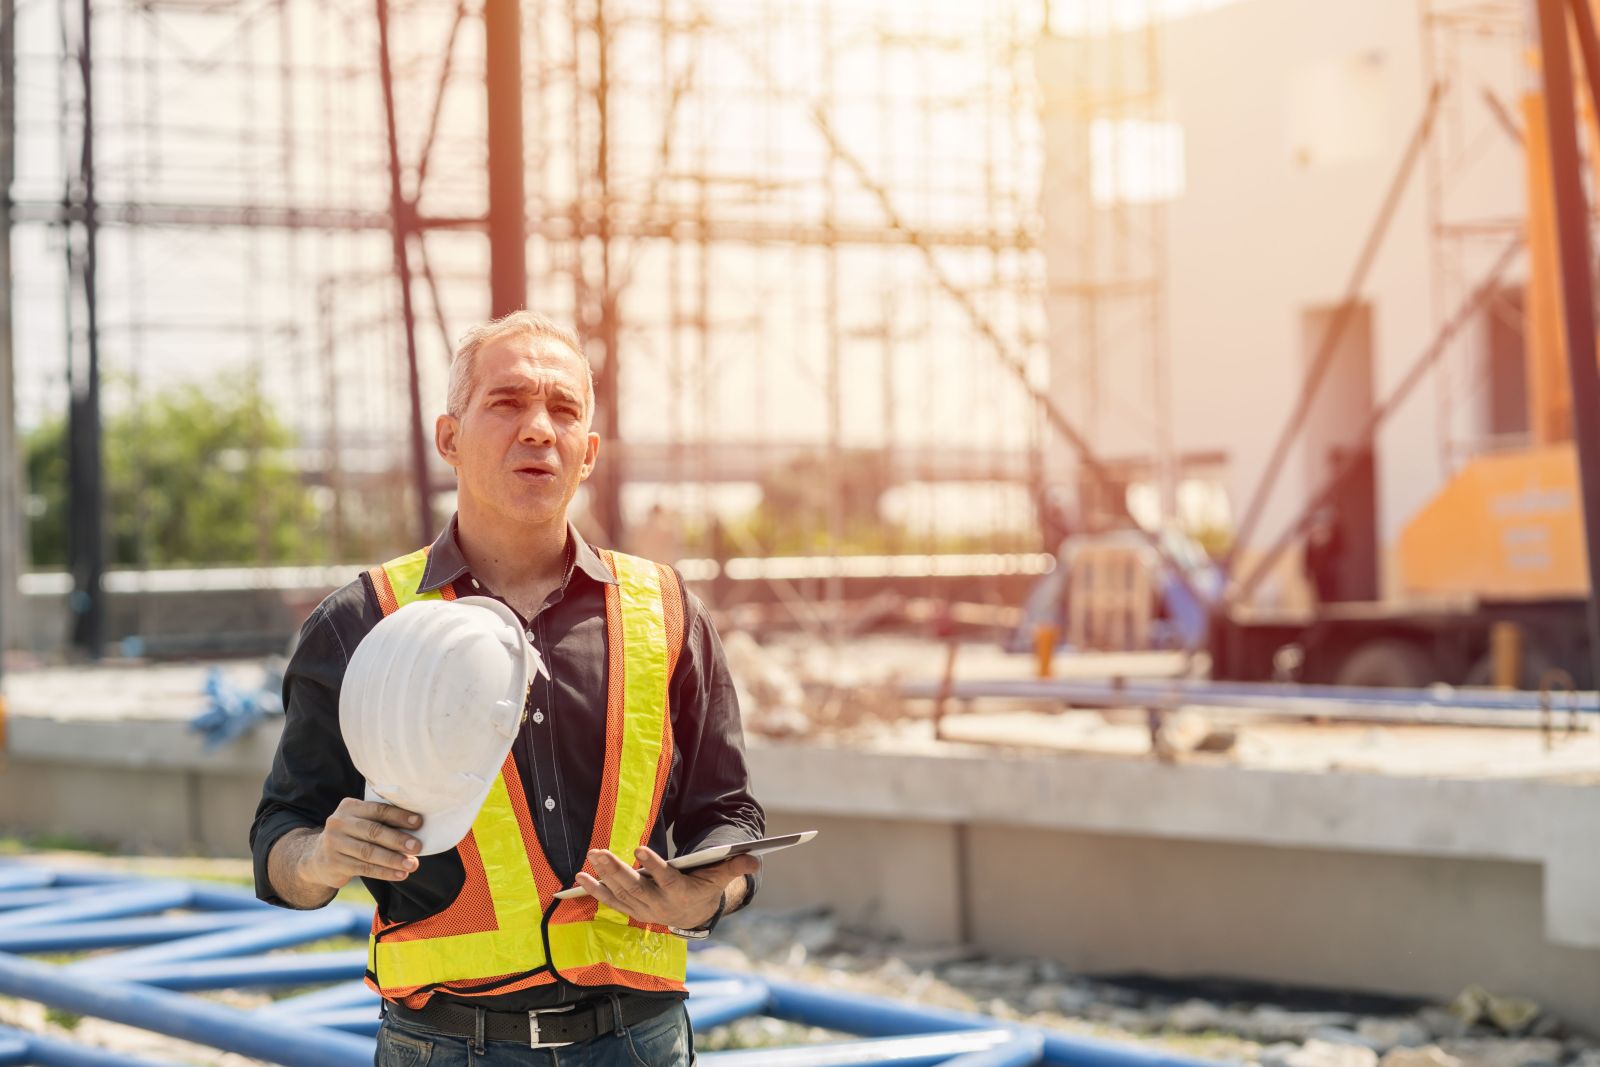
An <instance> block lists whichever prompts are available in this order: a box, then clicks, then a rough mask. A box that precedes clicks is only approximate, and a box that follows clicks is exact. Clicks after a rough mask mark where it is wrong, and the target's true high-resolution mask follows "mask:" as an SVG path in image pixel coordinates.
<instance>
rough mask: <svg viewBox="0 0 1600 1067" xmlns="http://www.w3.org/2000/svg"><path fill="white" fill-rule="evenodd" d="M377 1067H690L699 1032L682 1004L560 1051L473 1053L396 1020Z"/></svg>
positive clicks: (383, 1033)
mask: <svg viewBox="0 0 1600 1067" xmlns="http://www.w3.org/2000/svg"><path fill="white" fill-rule="evenodd" d="M373 1063H374V1065H375V1067H526V1065H536V1067H690V1064H692V1063H694V1034H693V1032H692V1031H691V1030H690V1028H689V1013H688V1012H687V1011H686V1010H685V1009H684V1006H683V1002H682V1001H679V1002H678V1003H677V1004H674V1005H673V1006H672V1007H670V1008H668V1009H667V1010H666V1011H664V1012H662V1013H661V1014H660V1015H657V1016H654V1017H652V1018H649V1019H646V1020H645V1021H644V1022H642V1023H639V1024H638V1025H637V1026H630V1027H628V1028H627V1029H625V1030H624V1031H623V1032H622V1033H621V1034H620V1035H619V1034H615V1033H610V1034H601V1035H599V1036H597V1037H594V1038H591V1039H590V1040H588V1041H579V1042H577V1043H575V1044H571V1045H563V1046H561V1047H560V1048H530V1047H528V1045H526V1044H524V1043H522V1042H518V1041H486V1042H484V1049H483V1051H482V1052H478V1051H476V1050H474V1049H473V1047H472V1041H471V1039H469V1038H465V1037H457V1036H456V1035H454V1034H446V1033H442V1032H440V1031H437V1030H432V1029H429V1028H428V1027H425V1026H419V1025H417V1024H415V1023H409V1022H407V1023H402V1022H399V1021H397V1020H396V1019H395V1018H394V1017H393V1016H389V1017H387V1018H385V1019H384V1020H383V1027H382V1028H381V1029H380V1030H379V1031H378V1054H377V1056H376V1057H375V1058H374V1059H373Z"/></svg>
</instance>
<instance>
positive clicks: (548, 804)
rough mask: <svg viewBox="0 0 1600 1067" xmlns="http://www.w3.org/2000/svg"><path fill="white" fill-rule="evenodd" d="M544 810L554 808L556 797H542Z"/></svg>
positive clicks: (552, 809) (553, 809)
mask: <svg viewBox="0 0 1600 1067" xmlns="http://www.w3.org/2000/svg"><path fill="white" fill-rule="evenodd" d="M544 810H545V811H555V810H556V798H555V797H545V798H544Z"/></svg>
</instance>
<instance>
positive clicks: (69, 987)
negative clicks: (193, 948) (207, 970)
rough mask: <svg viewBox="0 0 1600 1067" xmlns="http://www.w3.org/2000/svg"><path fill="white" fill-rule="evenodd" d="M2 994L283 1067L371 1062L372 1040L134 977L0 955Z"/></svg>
mask: <svg viewBox="0 0 1600 1067" xmlns="http://www.w3.org/2000/svg"><path fill="white" fill-rule="evenodd" d="M0 994H3V995H5V996H12V997H21V998H23V999H26V1000H33V1001H38V1002H39V1003H41V1004H48V1005H50V1006H52V1007H56V1008H62V1009H65V1010H66V1011H73V1012H77V1013H78V1014H80V1015H92V1016H94V1017H95V1018H97V1019H110V1020H111V1021H112V1022H118V1023H124V1024H126V1025H128V1026H137V1027H140V1028H142V1029H145V1030H153V1031H155V1032H156V1033H160V1034H166V1035H168V1036H170V1037H176V1038H181V1039H183V1040H185V1041H195V1042H198V1043H200V1044H202V1045H211V1046H212V1047H214V1048H219V1049H224V1050H226V1051H228V1052H237V1053H239V1054H240V1055H242V1056H250V1057H253V1058H255V1059H258V1060H267V1061H269V1062H272V1063H281V1064H285V1065H286V1067H370V1065H371V1063H372V1052H373V1044H372V1042H371V1041H370V1040H367V1039H366V1038H361V1037H354V1036H351V1035H349V1034H341V1033H335V1032H333V1031H330V1030H318V1031H315V1032H313V1033H306V1032H303V1031H299V1030H296V1029H295V1028H294V1027H291V1026H285V1025H284V1024H283V1022H282V1021H281V1020H274V1019H259V1018H256V1017H255V1016H253V1015H250V1014H248V1013H246V1012H241V1011H237V1010H235V1009H233V1008H229V1007H225V1006H223V1005H221V1004H214V1003H212V1002H210V1001H206V1000H201V999H199V998H198V997H186V996H183V995H181V994H178V993H169V992H166V991H164V990H160V989H149V988H145V987H142V986H138V985H134V984H133V983H131V982H123V981H114V980H110V979H105V978H99V977H89V976H87V975H77V974H75V975H71V976H68V975H64V974H61V973H60V971H59V970H58V969H57V968H55V967H51V966H49V965H47V964H43V963H35V962H34V961H33V960H28V959H23V958H21V957H19V956H10V955H5V954H0Z"/></svg>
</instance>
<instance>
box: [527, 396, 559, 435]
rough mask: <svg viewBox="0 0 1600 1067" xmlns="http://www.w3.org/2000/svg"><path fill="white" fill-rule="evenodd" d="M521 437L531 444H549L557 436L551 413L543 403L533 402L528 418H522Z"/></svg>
mask: <svg viewBox="0 0 1600 1067" xmlns="http://www.w3.org/2000/svg"><path fill="white" fill-rule="evenodd" d="M521 437H522V439H523V440H524V441H527V442H529V443H530V444H549V443H550V442H552V441H554V440H555V438H556V429H555V426H554V425H552V424H551V422H550V413H549V412H548V411H546V410H545V406H544V405H543V404H532V405H530V406H529V408H528V416H527V418H525V419H523V420H522V433H521Z"/></svg>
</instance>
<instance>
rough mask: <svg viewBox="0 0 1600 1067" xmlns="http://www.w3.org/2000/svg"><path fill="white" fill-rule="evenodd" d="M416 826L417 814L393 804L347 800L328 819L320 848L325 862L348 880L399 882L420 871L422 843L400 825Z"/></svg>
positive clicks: (418, 818) (418, 821) (419, 820)
mask: <svg viewBox="0 0 1600 1067" xmlns="http://www.w3.org/2000/svg"><path fill="white" fill-rule="evenodd" d="M408 823H409V824H412V825H417V824H420V823H421V818H420V817H419V816H417V815H416V813H415V812H409V811H406V810H405V809H404V808H397V807H395V806H394V805H392V804H377V803H370V802H367V801H359V800H348V799H347V800H346V801H344V802H343V803H341V804H340V805H339V808H338V810H337V811H335V812H334V813H333V815H331V816H330V817H329V818H328V822H327V825H326V826H325V827H324V828H323V834H322V841H321V842H320V845H321V847H322V849H323V850H324V853H325V855H324V860H325V862H326V863H327V864H328V866H329V867H330V868H331V869H332V870H333V872H334V873H335V874H337V875H342V876H343V877H344V879H345V880H348V879H350V878H352V877H355V876H357V875H359V876H361V877H364V878H378V879H383V880H385V881H391V882H398V881H401V880H403V879H404V878H406V877H407V876H408V875H409V874H410V873H411V872H412V871H414V870H416V869H417V865H418V860H417V858H416V853H418V852H420V851H421V850H422V842H421V841H419V840H418V839H417V838H415V837H413V836H411V835H410V834H409V833H406V832H405V830H403V829H397V826H403V825H406V824H408Z"/></svg>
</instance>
